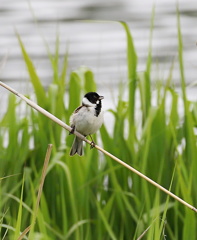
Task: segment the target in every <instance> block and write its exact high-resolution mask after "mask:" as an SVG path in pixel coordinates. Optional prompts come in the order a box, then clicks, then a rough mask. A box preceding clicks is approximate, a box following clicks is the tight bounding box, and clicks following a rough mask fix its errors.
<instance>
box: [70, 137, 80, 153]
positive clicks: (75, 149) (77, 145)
mask: <svg viewBox="0 0 197 240" xmlns="http://www.w3.org/2000/svg"><path fill="white" fill-rule="evenodd" d="M76 153H77V154H78V155H79V156H82V154H83V140H81V139H80V138H78V137H75V139H74V142H73V145H72V148H71V150H70V156H73V155H75V154H76Z"/></svg>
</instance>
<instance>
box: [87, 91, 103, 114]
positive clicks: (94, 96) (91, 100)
mask: <svg viewBox="0 0 197 240" xmlns="http://www.w3.org/2000/svg"><path fill="white" fill-rule="evenodd" d="M103 98H104V97H103V96H99V95H98V93H96V92H89V93H86V95H85V96H84V98H83V101H82V104H83V105H85V106H87V107H90V106H95V116H96V117H98V115H99V114H100V112H101V108H102V104H101V100H102V99H103Z"/></svg>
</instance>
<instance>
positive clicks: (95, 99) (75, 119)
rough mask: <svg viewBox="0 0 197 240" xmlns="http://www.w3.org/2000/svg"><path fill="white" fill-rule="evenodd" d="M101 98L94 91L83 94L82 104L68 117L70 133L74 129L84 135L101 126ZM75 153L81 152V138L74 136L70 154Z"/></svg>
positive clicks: (79, 153)
mask: <svg viewBox="0 0 197 240" xmlns="http://www.w3.org/2000/svg"><path fill="white" fill-rule="evenodd" d="M103 98H104V97H103V96H99V95H98V93H96V92H89V93H86V94H85V96H84V97H83V100H82V105H81V106H79V107H78V108H77V109H76V110H75V111H74V112H73V114H72V115H71V117H70V125H71V128H72V130H71V132H70V133H74V131H75V130H76V131H77V132H79V133H81V134H82V135H84V136H85V137H86V136H88V135H91V134H93V133H95V132H96V131H97V130H98V129H99V128H100V127H101V125H102V123H103V112H102V109H101V108H102V104H101V100H102V99H103ZM90 137H91V136H90ZM91 139H92V138H91ZM92 143H93V144H92V146H94V142H93V140H92ZM76 153H77V154H78V155H80V156H81V155H82V154H83V140H81V139H80V138H78V137H76V136H75V139H74V142H73V145H72V148H71V151H70V156H73V155H75V154H76Z"/></svg>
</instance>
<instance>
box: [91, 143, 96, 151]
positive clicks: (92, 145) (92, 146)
mask: <svg viewBox="0 0 197 240" xmlns="http://www.w3.org/2000/svg"><path fill="white" fill-rule="evenodd" d="M95 145H96V143H95V142H94V141H92V142H91V143H90V149H92V148H94V147H95Z"/></svg>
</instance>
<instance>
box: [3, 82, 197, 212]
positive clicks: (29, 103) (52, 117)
mask: <svg viewBox="0 0 197 240" xmlns="http://www.w3.org/2000/svg"><path fill="white" fill-rule="evenodd" d="M0 85H1V86H2V87H4V88H6V89H7V90H9V91H10V92H12V93H13V94H15V95H17V96H18V97H20V98H21V99H23V100H24V101H25V102H26V103H27V104H28V105H30V106H31V107H32V108H34V109H35V110H37V111H38V112H40V113H42V114H43V115H45V116H46V117H48V118H50V119H51V120H52V121H54V122H56V123H57V124H59V125H60V126H61V127H63V128H65V129H66V130H67V131H71V127H70V126H68V125H67V124H65V123H64V122H63V121H61V120H60V119H59V118H57V117H55V116H54V115H53V114H51V113H49V112H47V111H46V110H45V109H43V108H41V107H40V106H38V105H37V104H36V103H34V102H33V101H31V100H29V99H28V98H26V97H25V96H24V95H22V94H20V93H18V92H17V91H15V90H14V89H13V88H11V87H9V86H8V85H6V84H5V83H3V82H1V81H0ZM74 134H75V135H76V136H77V137H79V138H81V139H82V140H83V141H85V142H86V143H88V144H91V141H89V140H88V139H86V138H85V137H84V136H83V135H82V134H80V133H79V132H77V131H75V132H74ZM95 148H96V149H98V150H99V151H101V152H102V153H104V154H105V155H107V156H109V157H110V158H112V159H113V160H115V161H116V162H118V163H119V164H121V165H122V166H124V167H126V168H127V169H129V170H130V171H132V172H134V173H135V174H137V175H138V176H140V177H141V178H143V179H145V180H146V181H147V182H149V183H151V184H152V185H154V186H155V187H157V188H159V189H160V190H161V191H163V192H165V193H166V194H167V195H169V196H171V197H172V198H174V199H175V200H177V201H179V202H180V203H182V204H183V205H185V206H186V207H188V208H190V209H191V210H193V211H194V212H196V213H197V208H195V207H194V206H192V205H191V204H189V203H187V202H186V201H184V200H183V199H181V198H179V197H178V196H177V195H175V194H174V193H172V192H170V191H169V190H167V189H166V188H164V187H162V186H161V185H159V184H158V183H156V182H155V181H153V180H152V179H150V178H149V177H147V176H146V175H144V174H142V173H141V172H139V171H138V170H136V169H135V168H133V167H131V166H130V165H128V164H127V163H125V162H123V161H122V160H120V159H119V158H117V157H115V156H114V155H112V154H111V153H109V152H107V151H106V150H104V149H103V148H101V147H99V146H98V145H95Z"/></svg>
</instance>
